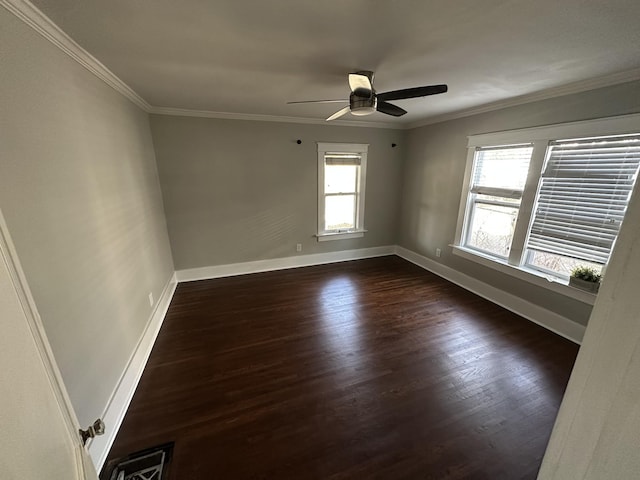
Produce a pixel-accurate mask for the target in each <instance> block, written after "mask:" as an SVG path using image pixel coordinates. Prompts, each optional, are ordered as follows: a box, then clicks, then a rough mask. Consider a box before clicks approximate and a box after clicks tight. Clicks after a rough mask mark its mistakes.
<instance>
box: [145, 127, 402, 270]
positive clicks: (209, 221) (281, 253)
mask: <svg viewBox="0 0 640 480" xmlns="http://www.w3.org/2000/svg"><path fill="white" fill-rule="evenodd" d="M151 129H152V132H153V140H154V145H155V150H156V157H157V161H158V170H159V172H160V181H161V184H162V192H163V196H164V205H165V212H166V216H167V225H168V228H169V236H170V238H171V248H172V251H173V258H174V261H175V266H176V269H178V270H179V269H186V268H196V267H206V266H213V265H224V264H230V263H237V262H247V261H254V260H265V259H272V258H280V257H290V256H295V255H304V254H310V253H322V252H330V251H337V250H347V249H355V248H365V247H373V246H380V245H392V244H395V242H396V234H397V228H398V211H399V210H398V208H399V199H400V191H399V187H400V182H401V172H402V159H403V148H404V146H403V141H404V132H403V131H401V130H388V129H379V128H359V127H335V126H324V125H300V124H290V123H275V122H259V121H243V120H220V119H211V118H187V117H177V116H165V115H152V116H151ZM297 140H301V141H302V143H301V144H297ZM317 142H343V143H367V144H369V153H368V158H367V178H366V194H365V219H364V226H365V228H366V229H367V230H368V232H367V233H366V234H365V235H364V237H362V238H358V239H349V240H339V241H329V242H318V241H317V239H316V237H315V236H314V235H315V234H316V233H317V205H318V198H317V191H318V183H317V182H318V180H317V178H318V173H317V168H318V167H317V158H318V154H317ZM392 143H396V144H397V146H396V147H395V148H393V147H392V146H391V144H392ZM298 243H302V252H297V251H296V244H298Z"/></svg>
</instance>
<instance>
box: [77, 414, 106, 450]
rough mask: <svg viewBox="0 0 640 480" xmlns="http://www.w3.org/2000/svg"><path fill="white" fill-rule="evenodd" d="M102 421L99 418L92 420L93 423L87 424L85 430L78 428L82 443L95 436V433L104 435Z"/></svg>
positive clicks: (84, 443)
mask: <svg viewBox="0 0 640 480" xmlns="http://www.w3.org/2000/svg"><path fill="white" fill-rule="evenodd" d="M104 430H105V426H104V422H103V421H102V419H101V418H99V419H97V420H96V421H95V422H93V425H89V428H87V429H86V430H82V429H80V437H81V438H82V445H86V443H87V440H89V439H90V438H93V437H95V436H96V435H104Z"/></svg>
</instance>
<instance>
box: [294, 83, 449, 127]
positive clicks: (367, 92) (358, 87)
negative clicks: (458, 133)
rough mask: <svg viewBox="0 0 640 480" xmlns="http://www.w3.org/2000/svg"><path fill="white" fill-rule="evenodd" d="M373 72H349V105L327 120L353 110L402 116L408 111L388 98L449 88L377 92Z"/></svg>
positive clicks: (360, 114) (434, 86)
mask: <svg viewBox="0 0 640 480" xmlns="http://www.w3.org/2000/svg"><path fill="white" fill-rule="evenodd" d="M373 76H374V74H373V72H370V71H368V70H367V71H360V72H355V73H350V74H349V87H350V88H351V94H350V95H349V100H348V102H349V105H347V106H345V107H344V108H342V109H340V110H338V111H337V112H336V113H334V114H333V115H331V116H330V117H329V118H327V122H329V121H331V120H335V119H336V118H340V117H342V116H343V115H346V114H347V113H349V112H351V114H353V115H356V116H359V117H361V116H365V115H371V114H372V113H374V112H380V113H384V114H386V115H391V116H394V117H401V116H402V115H404V114H405V113H407V111H406V110H405V109H403V108H400V107H398V106H397V105H394V104H392V103H389V102H387V100H404V99H407V98H417V97H426V96H427V95H437V94H439V93H445V92H446V91H447V90H448V88H447V86H446V85H428V86H424V87H414V88H405V89H402V90H394V91H391V92H384V93H376V91H375V90H374V88H373ZM336 102H347V100H346V99H345V100H306V101H301V102H287V103H289V104H294V103H336Z"/></svg>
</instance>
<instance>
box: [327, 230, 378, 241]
mask: <svg viewBox="0 0 640 480" xmlns="http://www.w3.org/2000/svg"><path fill="white" fill-rule="evenodd" d="M365 232H366V230H350V231H348V232H327V233H319V234H318V235H316V237H318V241H319V242H327V241H329V240H347V239H349V238H360V237H364V234H365Z"/></svg>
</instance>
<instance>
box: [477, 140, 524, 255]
mask: <svg viewBox="0 0 640 480" xmlns="http://www.w3.org/2000/svg"><path fill="white" fill-rule="evenodd" d="M532 151H533V146H532V145H517V146H516V145H514V146H500V147H487V148H478V149H477V151H476V155H475V161H474V166H473V175H472V183H471V188H470V190H469V211H468V228H467V229H466V239H465V244H466V245H468V246H469V247H471V248H474V249H477V250H479V251H481V252H484V253H487V254H489V255H495V256H496V257H499V258H503V259H505V260H506V259H507V258H508V257H509V251H510V250H511V243H512V240H513V234H514V231H515V226H516V220H517V218H518V210H519V209H520V201H521V199H522V192H523V190H524V185H525V182H526V181H527V172H528V170H529V161H530V160H531V152H532Z"/></svg>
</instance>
